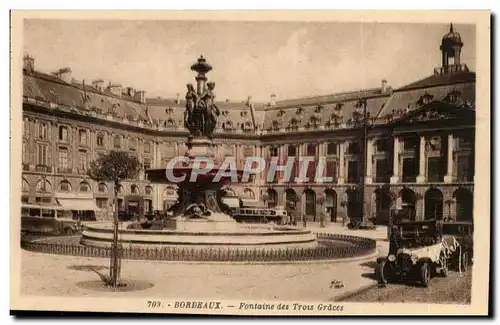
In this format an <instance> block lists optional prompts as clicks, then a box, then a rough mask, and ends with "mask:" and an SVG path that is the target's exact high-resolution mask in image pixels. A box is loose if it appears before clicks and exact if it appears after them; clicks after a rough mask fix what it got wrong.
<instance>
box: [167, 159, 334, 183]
mask: <svg viewBox="0 0 500 325" xmlns="http://www.w3.org/2000/svg"><path fill="white" fill-rule="evenodd" d="M187 166H189V168H191V170H192V172H191V173H190V175H186V174H182V173H181V174H180V175H179V174H176V170H179V168H182V167H187ZM325 169H326V157H312V156H302V157H299V158H296V157H287V158H286V159H280V158H279V157H272V159H270V161H268V162H266V160H265V159H264V158H263V157H246V158H245V160H244V164H243V168H242V169H241V170H238V166H237V162H236V158H235V157H230V156H228V157H225V159H224V161H223V162H222V163H221V164H220V165H217V166H216V164H215V162H214V159H212V158H209V157H195V158H189V157H187V156H179V157H174V158H172V159H170V160H169V162H168V163H167V168H166V172H165V173H166V177H167V179H168V181H169V182H172V183H181V182H186V181H188V182H196V181H197V180H198V177H203V175H207V174H215V177H213V182H219V181H221V179H223V178H224V179H231V182H232V183H238V182H248V181H249V179H250V177H251V176H252V175H257V174H259V173H263V172H264V171H266V174H267V177H266V178H267V181H274V178H275V177H276V176H277V174H281V178H282V179H283V180H284V181H285V182H290V183H293V182H295V183H311V182H315V183H328V182H332V181H333V178H332V177H326V176H324V174H325ZM311 170H313V174H314V176H313V175H311V173H310V171H311ZM294 171H298V176H295V175H292V174H296V172H294ZM311 178H314V179H311Z"/></svg>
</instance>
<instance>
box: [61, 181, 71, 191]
mask: <svg viewBox="0 0 500 325" xmlns="http://www.w3.org/2000/svg"><path fill="white" fill-rule="evenodd" d="M59 191H61V192H70V191H71V184H70V183H69V182H68V181H66V180H65V181H61V182H60V183H59Z"/></svg>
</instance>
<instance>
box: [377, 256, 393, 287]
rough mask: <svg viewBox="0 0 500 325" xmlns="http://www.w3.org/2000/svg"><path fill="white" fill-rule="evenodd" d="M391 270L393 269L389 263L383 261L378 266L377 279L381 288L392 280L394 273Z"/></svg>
mask: <svg viewBox="0 0 500 325" xmlns="http://www.w3.org/2000/svg"><path fill="white" fill-rule="evenodd" d="M390 268H391V267H390V266H389V264H388V263H387V261H382V262H380V263H379V264H378V266H377V269H376V271H375V275H376V277H377V280H378V283H379V286H381V287H385V285H386V284H387V283H389V281H391V280H392V272H391V269H390Z"/></svg>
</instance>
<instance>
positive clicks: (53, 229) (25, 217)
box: [21, 204, 81, 236]
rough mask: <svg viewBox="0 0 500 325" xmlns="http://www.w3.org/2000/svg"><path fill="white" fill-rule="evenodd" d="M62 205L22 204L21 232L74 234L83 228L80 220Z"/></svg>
mask: <svg viewBox="0 0 500 325" xmlns="http://www.w3.org/2000/svg"><path fill="white" fill-rule="evenodd" d="M72 214H73V213H72V211H68V210H66V209H64V208H63V207H61V206H44V205H34V204H23V205H21V232H23V233H30V232H31V233H33V232H34V233H46V234H65V235H68V236H70V235H73V234H74V233H76V232H78V231H80V230H81V223H80V220H74V219H73V218H72V217H68V216H72Z"/></svg>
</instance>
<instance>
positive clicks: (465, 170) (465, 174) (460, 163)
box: [457, 156, 474, 182]
mask: <svg viewBox="0 0 500 325" xmlns="http://www.w3.org/2000/svg"><path fill="white" fill-rule="evenodd" d="M473 164H474V159H473V157H472V156H459V157H458V159H457V180H458V181H459V182H472V181H473V180H474V171H473Z"/></svg>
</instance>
